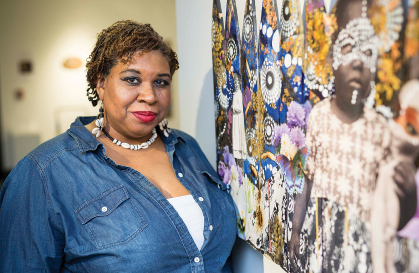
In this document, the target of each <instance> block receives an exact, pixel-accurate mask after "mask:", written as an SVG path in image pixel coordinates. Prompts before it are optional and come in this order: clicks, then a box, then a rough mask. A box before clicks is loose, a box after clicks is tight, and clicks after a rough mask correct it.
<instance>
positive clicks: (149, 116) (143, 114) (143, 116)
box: [132, 111, 157, 123]
mask: <svg viewBox="0 0 419 273" xmlns="http://www.w3.org/2000/svg"><path fill="white" fill-rule="evenodd" d="M132 114H133V115H134V117H136V118H137V119H138V120H139V121H141V122H144V123H149V122H152V121H153V120H154V119H155V118H156V117H157V114H156V113H154V112H150V111H137V112H132Z"/></svg>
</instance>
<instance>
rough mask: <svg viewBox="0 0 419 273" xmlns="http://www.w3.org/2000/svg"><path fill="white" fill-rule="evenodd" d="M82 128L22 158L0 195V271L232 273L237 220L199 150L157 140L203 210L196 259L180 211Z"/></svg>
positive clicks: (188, 141)
mask: <svg viewBox="0 0 419 273" xmlns="http://www.w3.org/2000/svg"><path fill="white" fill-rule="evenodd" d="M93 119H94V117H84V118H83V117H82V118H78V119H76V121H75V122H74V123H73V124H72V125H71V127H70V129H69V130H68V131H67V132H66V133H64V134H61V135H59V136H57V137H55V138H53V139H51V140H49V141H47V142H45V143H43V144H41V145H40V146H39V147H38V148H36V149H35V150H33V151H32V152H31V153H29V154H28V155H27V156H26V157H25V158H23V159H22V160H21V161H20V162H19V163H18V165H17V166H16V167H15V168H14V169H13V170H12V172H11V173H10V175H9V176H8V177H7V179H6V181H5V182H4V185H3V188H2V190H1V192H0V272H231V270H230V268H229V266H228V264H227V258H228V257H229V255H230V252H231V249H232V247H233V244H234V241H235V239H236V235H237V229H236V223H237V218H236V211H235V209H236V208H235V205H234V203H233V200H232V198H231V196H230V195H229V193H228V191H229V190H228V188H227V186H226V185H225V184H224V183H223V182H222V181H221V180H220V179H219V178H218V175H217V173H216V172H215V171H214V169H213V168H212V166H211V165H210V163H209V162H208V160H207V159H206V157H205V155H204V154H203V152H202V151H201V149H200V148H199V146H198V144H197V142H196V141H195V140H194V139H193V138H192V137H190V136H189V135H187V134H185V133H183V132H180V131H178V130H172V133H171V134H170V135H169V137H167V138H166V137H165V136H163V134H161V132H159V134H160V136H161V137H162V139H163V142H164V145H165V147H166V151H167V154H168V156H169V158H170V161H171V163H172V166H173V168H174V171H175V173H176V175H177V177H178V179H179V181H180V182H181V183H182V184H183V185H184V186H185V188H186V189H187V190H188V191H189V192H190V193H191V194H192V196H193V198H194V199H195V201H196V202H197V203H198V204H199V206H200V207H201V209H202V212H203V215H204V219H205V227H204V239H205V241H204V244H203V246H202V248H201V250H199V249H198V248H197V247H196V245H195V242H194V240H193V239H192V237H191V235H190V234H189V232H188V229H187V227H186V225H185V224H184V222H183V221H182V219H181V218H180V216H179V215H178V214H177V212H176V210H175V209H174V208H173V207H172V206H171V205H170V203H169V202H168V201H167V199H166V198H165V197H164V196H163V195H162V194H161V192H160V191H159V190H158V189H157V187H155V186H154V185H153V184H152V183H150V181H148V180H147V178H145V177H144V176H143V175H142V174H141V173H140V172H138V171H136V170H134V169H132V168H129V167H126V166H121V165H117V164H115V162H114V161H113V160H112V159H110V158H109V157H107V156H106V151H105V148H104V146H103V144H101V143H100V142H99V141H97V140H96V138H95V137H94V136H93V135H92V134H91V133H90V132H89V131H88V130H87V129H86V128H85V127H84V124H87V123H89V122H91V121H93Z"/></svg>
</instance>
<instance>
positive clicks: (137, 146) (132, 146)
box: [102, 128, 157, 151]
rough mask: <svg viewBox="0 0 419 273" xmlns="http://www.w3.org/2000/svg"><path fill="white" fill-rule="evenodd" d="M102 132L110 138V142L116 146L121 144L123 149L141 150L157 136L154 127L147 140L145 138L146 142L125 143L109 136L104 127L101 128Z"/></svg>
mask: <svg viewBox="0 0 419 273" xmlns="http://www.w3.org/2000/svg"><path fill="white" fill-rule="evenodd" d="M102 132H103V133H104V134H105V136H107V137H108V138H109V139H110V140H112V142H113V143H114V144H116V145H118V146H121V147H123V148H125V149H130V150H134V151H136V150H141V149H147V148H148V147H149V146H150V145H151V143H153V142H154V141H155V140H156V138H157V132H156V128H154V129H153V131H151V133H152V135H151V137H150V139H149V140H147V141H146V142H143V143H141V144H129V143H125V142H121V141H119V140H117V139H116V138H113V137H111V135H109V133H108V132H106V131H105V128H102Z"/></svg>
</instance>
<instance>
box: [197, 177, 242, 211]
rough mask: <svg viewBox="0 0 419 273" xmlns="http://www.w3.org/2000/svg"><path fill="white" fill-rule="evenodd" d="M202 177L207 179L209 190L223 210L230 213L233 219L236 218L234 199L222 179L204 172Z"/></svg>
mask: <svg viewBox="0 0 419 273" xmlns="http://www.w3.org/2000/svg"><path fill="white" fill-rule="evenodd" d="M202 175H204V177H206V179H207V181H208V184H209V185H208V188H209V189H210V191H211V193H212V194H213V195H214V197H215V199H217V201H218V204H219V205H220V207H221V209H223V210H224V211H226V212H228V213H230V214H231V215H232V216H233V217H236V209H235V206H234V202H233V199H232V197H231V196H230V194H229V193H228V190H227V186H226V185H225V184H224V183H223V182H222V181H221V180H220V179H217V178H215V177H213V176H212V175H211V174H209V173H208V172H206V171H204V172H202Z"/></svg>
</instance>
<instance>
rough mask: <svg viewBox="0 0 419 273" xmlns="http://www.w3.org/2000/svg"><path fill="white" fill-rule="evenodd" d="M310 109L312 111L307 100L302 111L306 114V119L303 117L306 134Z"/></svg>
mask: <svg viewBox="0 0 419 273" xmlns="http://www.w3.org/2000/svg"><path fill="white" fill-rule="evenodd" d="M311 109H313V106H312V105H311V102H310V101H309V100H306V102H305V103H304V111H305V113H306V117H305V119H304V120H305V123H306V132H307V129H308V117H309V116H310V113H311Z"/></svg>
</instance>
